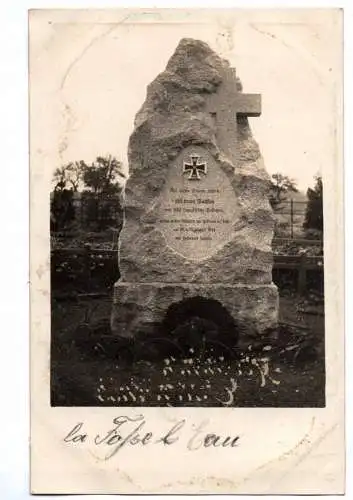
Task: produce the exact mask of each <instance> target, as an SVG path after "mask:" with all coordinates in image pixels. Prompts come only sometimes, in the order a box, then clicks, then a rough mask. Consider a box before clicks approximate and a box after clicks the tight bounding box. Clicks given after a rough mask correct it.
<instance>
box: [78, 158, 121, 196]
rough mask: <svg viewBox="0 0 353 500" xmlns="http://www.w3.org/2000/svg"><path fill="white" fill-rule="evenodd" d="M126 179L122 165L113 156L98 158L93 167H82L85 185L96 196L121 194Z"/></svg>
mask: <svg viewBox="0 0 353 500" xmlns="http://www.w3.org/2000/svg"><path fill="white" fill-rule="evenodd" d="M124 178H125V175H124V174H123V172H122V163H121V162H120V161H118V160H117V159H116V158H112V157H111V156H108V157H103V156H98V157H97V158H96V161H95V162H93V163H92V164H91V165H86V164H84V165H83V166H82V180H83V183H84V185H85V186H86V187H87V188H89V189H90V190H92V191H93V192H94V193H95V194H100V193H105V194H114V193H117V192H119V191H120V190H121V187H122V181H123V179H124Z"/></svg>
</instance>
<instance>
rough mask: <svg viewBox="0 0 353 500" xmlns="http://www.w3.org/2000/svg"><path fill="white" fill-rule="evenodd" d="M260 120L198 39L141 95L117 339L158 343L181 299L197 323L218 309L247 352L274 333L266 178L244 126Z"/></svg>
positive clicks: (117, 297) (132, 146) (115, 319)
mask: <svg viewBox="0 0 353 500" xmlns="http://www.w3.org/2000/svg"><path fill="white" fill-rule="evenodd" d="M260 114H261V96H260V95H257V94H254V95H252V94H245V93H243V92H242V88H241V83H240V81H239V80H238V79H237V78H236V75H235V71H234V69H232V68H230V66H229V63H228V62H227V61H225V60H223V59H221V58H220V57H219V56H218V55H217V54H215V53H214V52H213V51H212V50H211V49H210V48H209V46H208V45H206V44H205V43H203V42H201V41H197V40H192V39H183V40H181V42H180V43H179V45H178V47H177V49H176V51H175V53H174V54H173V56H172V57H171V59H170V60H169V62H168V64H167V67H166V69H165V71H164V72H163V73H161V74H160V75H159V76H157V78H156V79H155V80H154V81H153V82H152V83H151V84H150V85H149V86H148V88H147V97H146V100H145V103H144V104H143V106H142V108H141V109H140V111H139V112H138V113H137V115H136V119H135V128H134V131H133V133H132V135H131V137H130V142H129V151H128V154H129V175H130V176H129V179H128V181H127V184H126V187H125V192H124V207H125V215H124V224H123V229H122V231H121V233H120V237H119V239H120V242H119V245H120V247H119V269H120V273H121V278H120V279H119V281H118V282H117V283H116V284H115V288H114V303H113V311H112V317H111V326H112V331H113V333H114V334H116V335H118V336H121V337H130V338H136V337H138V336H139V335H143V336H145V335H149V334H151V335H153V334H156V332H158V329H159V327H160V325H161V324H163V322H164V320H165V317H166V315H167V314H168V311H170V310H171V308H174V310H175V307H176V305H178V304H183V303H186V304H187V303H188V301H189V303H190V304H194V306H193V307H194V309H193V308H192V307H189V308H188V307H186V309H185V310H188V311H189V314H190V315H192V314H194V315H195V316H196V317H200V316H205V312H204V311H205V310H207V309H208V310H209V311H211V310H214V309H212V307H211V306H212V305H214V304H215V303H217V304H219V307H220V309H219V310H222V311H226V313H227V315H229V316H230V317H232V318H233V319H234V321H235V323H236V324H237V325H239V327H240V329H241V332H242V333H241V335H242V338H241V339H240V340H242V341H245V342H246V341H247V339H250V338H252V337H253V336H254V335H255V336H258V335H262V334H265V333H266V332H267V331H268V330H270V329H272V328H274V327H275V326H276V324H277V316H278V292H277V288H276V286H275V285H274V284H273V283H272V263H273V255H272V250H271V241H272V237H273V224H274V219H273V214H272V210H271V207H270V205H269V201H268V190H269V177H268V174H267V173H266V171H265V168H264V163H263V159H262V157H261V154H260V150H259V147H258V145H257V143H256V142H255V140H254V139H253V137H252V134H251V130H250V128H249V124H248V117H249V116H254V117H256V116H259V115H260ZM197 298H198V299H199V301H198V300H196V299H197ZM201 303H202V304H203V306H202V307H200V308H198V305H197V304H201ZM208 303H209V304H210V307H209V308H207V304H208ZM205 304H206V308H205ZM215 321H217V320H215Z"/></svg>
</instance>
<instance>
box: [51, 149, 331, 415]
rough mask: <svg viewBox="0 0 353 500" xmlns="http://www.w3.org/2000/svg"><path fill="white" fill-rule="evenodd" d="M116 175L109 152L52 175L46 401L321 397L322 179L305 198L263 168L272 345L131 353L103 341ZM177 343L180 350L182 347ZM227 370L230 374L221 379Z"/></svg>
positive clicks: (228, 401) (307, 402)
mask: <svg viewBox="0 0 353 500" xmlns="http://www.w3.org/2000/svg"><path fill="white" fill-rule="evenodd" d="M112 164H113V167H114V168H113V170H114V173H113V175H111V177H109V175H110V174H109V172H110V168H111V166H112ZM73 166H74V167H73ZM80 169H81V170H80ZM87 172H90V175H88V174H87ZM92 173H95V175H92ZM110 173H111V172H110ZM92 177H93V179H95V182H93V183H92ZM73 178H74V179H75V180H74V182H73ZM87 179H88V182H87ZM107 179H109V180H108V181H107ZM85 180H86V182H85ZM123 182H124V175H123V174H122V164H121V163H120V162H119V161H118V160H116V159H115V158H112V157H111V156H106V157H98V158H97V161H96V162H93V163H92V164H91V165H86V164H84V162H82V161H75V162H74V163H71V164H69V165H66V166H63V167H62V168H61V170H60V169H58V170H57V171H56V173H55V176H54V190H53V192H52V194H51V290H52V352H51V377H52V378H51V380H52V386H51V389H52V404H53V405H115V404H124V405H129V404H131V405H134V406H138V405H142V406H144V405H163V404H167V405H168V404H169V405H189V406H192V405H196V406H200V405H202V406H216V405H226V406H228V405H235V406H322V405H324V388H325V383H324V380H325V367H324V290H323V271H324V267H323V264H324V261H323V241H322V225H323V220H322V218H323V216H322V182H321V179H320V178H318V179H316V180H315V187H314V188H309V189H308V192H307V194H304V193H302V192H300V191H299V190H297V188H296V185H295V181H293V180H291V179H289V178H288V177H286V176H282V175H281V174H274V175H273V176H272V190H271V204H272V207H273V209H274V212H275V216H276V225H275V238H274V240H273V250H274V255H275V263H274V269H273V280H274V282H275V283H276V284H277V285H278V287H279V292H280V329H279V335H278V337H277V338H275V339H273V342H271V343H267V344H266V345H254V346H252V350H251V352H246V353H239V352H236V351H234V352H230V350H229V348H227V347H226V346H224V348H223V347H221V346H220V345H215V344H213V345H207V346H205V345H204V344H201V343H200V342H198V341H197V342H195V340H194V339H190V338H188V339H187V341H186V342H185V339H182V338H181V342H180V343H179V344H178V343H174V344H173V345H172V344H171V342H168V341H167V340H166V339H163V340H161V339H158V341H156V342H155V344H153V342H152V343H150V344H149V345H141V346H139V347H138V348H136V346H134V349H129V348H128V346H123V348H122V346H121V345H117V344H116V343H115V342H114V339H112V337H111V334H110V325H109V320H110V314H111V299H112V290H113V284H114V282H116V280H117V279H118V278H119V269H118V266H117V262H118V259H117V252H118V235H119V231H120V229H121V224H122V209H121V202H120V194H121V187H122V184H123ZM191 326H192V325H191ZM189 327H190V325H189ZM184 333H185V332H184ZM186 346H188V348H187V352H181V351H183V347H186ZM210 350H211V352H210ZM171 352H172V354H171ZM165 353H166V355H164V354H165ZM205 370H206V371H205ZM234 370H236V372H237V374H238V378H237V380H235V379H234V378H233V377H231V375H230V374H231V373H234ZM205 377H208V379H207V378H206V383H205V384H204V385H203V388H202V390H201V389H200V391H197V390H196V389H195V388H197V386H198V383H199V381H200V379H202V378H205ZM120 388H121V389H120ZM190 388H191V389H190ZM235 388H236V390H235ZM119 391H123V392H119Z"/></svg>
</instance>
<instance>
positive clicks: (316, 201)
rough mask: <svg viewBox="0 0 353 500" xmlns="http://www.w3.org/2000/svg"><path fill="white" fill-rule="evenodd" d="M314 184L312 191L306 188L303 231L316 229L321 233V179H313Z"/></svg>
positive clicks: (318, 177)
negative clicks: (306, 199)
mask: <svg viewBox="0 0 353 500" xmlns="http://www.w3.org/2000/svg"><path fill="white" fill-rule="evenodd" d="M315 180H316V183H315V186H314V189H311V188H308V190H307V193H306V194H307V197H308V203H307V206H306V214H305V221H304V224H303V227H304V229H316V230H318V231H323V219H324V217H323V206H322V194H323V189H322V188H323V186H322V177H321V176H320V175H317V176H316V177H315Z"/></svg>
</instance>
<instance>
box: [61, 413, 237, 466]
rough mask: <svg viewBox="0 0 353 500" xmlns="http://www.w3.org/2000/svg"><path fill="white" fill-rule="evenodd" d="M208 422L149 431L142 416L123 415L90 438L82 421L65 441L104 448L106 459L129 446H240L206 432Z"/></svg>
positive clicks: (182, 422) (229, 438)
mask: <svg viewBox="0 0 353 500" xmlns="http://www.w3.org/2000/svg"><path fill="white" fill-rule="evenodd" d="M208 424H209V421H208V420H204V421H203V422H201V423H200V424H199V425H196V426H195V425H190V426H188V425H187V421H186V419H183V420H179V421H178V422H176V423H175V424H173V425H172V426H170V427H169V428H168V427H167V428H166V429H165V430H161V431H160V432H159V433H158V434H157V433H156V432H149V431H148V429H147V423H146V420H145V417H144V416H143V415H136V416H134V417H128V416H126V415H121V416H119V417H116V418H114V419H113V422H112V426H111V427H110V428H109V429H107V430H105V431H103V432H102V433H100V434H95V435H89V434H88V432H87V431H86V430H85V425H84V423H83V422H79V423H77V424H76V425H75V426H74V427H73V428H72V429H71V430H70V431H69V432H68V434H67V435H66V436H65V437H64V439H63V440H64V442H65V443H68V444H71V445H76V446H77V445H80V444H82V443H90V444H93V445H94V446H97V447H101V448H102V447H105V448H106V450H107V454H106V455H105V457H104V459H105V460H108V459H109V458H111V457H113V456H114V455H115V454H116V453H117V452H118V451H119V450H121V449H122V448H124V447H126V446H134V447H139V446H148V445H151V444H155V445H158V444H159V445H162V446H172V445H174V444H175V443H178V442H180V441H184V442H185V445H186V447H187V449H188V450H190V451H194V450H198V449H200V448H234V447H236V446H237V445H238V441H239V436H229V435H228V436H220V435H218V434H215V433H212V432H207V431H206V427H207V426H208Z"/></svg>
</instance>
